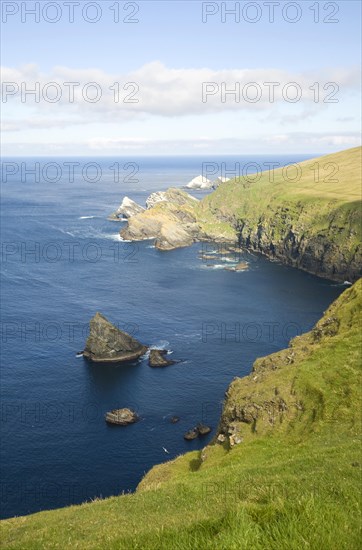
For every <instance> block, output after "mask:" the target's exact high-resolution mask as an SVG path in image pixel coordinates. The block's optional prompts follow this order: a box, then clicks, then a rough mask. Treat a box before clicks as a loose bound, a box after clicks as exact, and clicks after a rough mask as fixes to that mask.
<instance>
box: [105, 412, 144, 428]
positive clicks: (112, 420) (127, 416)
mask: <svg viewBox="0 0 362 550" xmlns="http://www.w3.org/2000/svg"><path fill="white" fill-rule="evenodd" d="M137 420H139V417H138V415H137V414H136V413H135V412H134V411H132V410H131V409H113V410H112V411H111V412H107V414H106V422H108V423H109V424H117V425H118V426H127V425H128V424H133V423H134V422H137Z"/></svg>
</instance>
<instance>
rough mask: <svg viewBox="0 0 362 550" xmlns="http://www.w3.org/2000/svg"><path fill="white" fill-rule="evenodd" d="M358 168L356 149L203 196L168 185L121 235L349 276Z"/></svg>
mask: <svg viewBox="0 0 362 550" xmlns="http://www.w3.org/2000/svg"><path fill="white" fill-rule="evenodd" d="M360 167H361V148H359V147H357V148H355V149H350V150H347V151H342V152H341V153H336V154H333V155H328V156H325V157H320V158H318V159H312V160H309V161H305V162H302V163H300V164H299V165H298V167H294V168H293V167H292V168H289V169H288V170H287V169H285V168H280V169H278V170H275V171H274V172H269V171H268V172H263V173H259V174H258V175H257V176H253V175H250V176H249V177H248V178H247V177H244V178H237V179H234V180H230V181H227V182H224V183H222V184H220V185H219V187H218V188H217V189H216V190H215V191H214V192H213V193H211V194H210V195H209V196H207V197H205V198H204V199H203V200H201V201H196V200H195V199H194V198H193V197H191V196H190V195H188V194H187V193H184V192H183V191H180V190H178V189H169V190H168V191H167V192H165V193H163V200H162V202H158V203H155V204H154V206H152V207H151V208H149V209H148V210H146V211H145V212H141V213H140V214H138V215H136V216H134V217H132V218H131V219H130V220H129V221H128V225H127V227H126V228H124V229H123V230H122V231H121V236H122V237H123V238H125V239H129V240H143V239H155V245H156V247H157V248H159V249H161V250H171V249H174V248H179V247H181V246H189V245H190V244H192V243H193V242H196V241H217V242H226V243H235V244H237V245H238V246H242V247H245V248H248V249H249V250H252V251H255V252H259V253H261V254H263V255H265V256H268V257H269V258H271V259H275V260H279V261H281V262H283V263H286V264H288V265H292V266H294V267H297V268H299V269H303V270H305V271H308V272H309V273H313V274H315V275H318V276H320V277H325V278H328V279H333V280H336V281H341V282H343V281H345V280H347V281H350V282H354V281H356V280H357V279H358V278H359V277H360V276H361V275H362V270H361V265H362V248H361V191H360V183H359V182H360V170H361V168H360ZM251 180H255V181H251ZM292 180H293V181H292Z"/></svg>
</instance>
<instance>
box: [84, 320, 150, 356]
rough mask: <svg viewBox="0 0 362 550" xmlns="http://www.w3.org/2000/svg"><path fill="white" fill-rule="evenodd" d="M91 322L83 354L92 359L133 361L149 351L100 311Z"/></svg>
mask: <svg viewBox="0 0 362 550" xmlns="http://www.w3.org/2000/svg"><path fill="white" fill-rule="evenodd" d="M89 324H90V333H89V336H88V339H87V342H86V346H85V349H84V352H83V355H84V357H86V358H87V359H89V360H90V361H94V362H96V363H108V362H120V361H133V360H135V359H138V358H139V357H141V355H143V354H144V353H146V351H147V348H146V346H144V345H142V344H141V343H140V342H138V340H136V339H135V338H132V336H130V335H129V334H127V333H126V332H123V331H122V330H119V329H118V328H117V327H115V326H114V325H112V323H110V322H109V321H108V320H107V319H106V318H105V317H104V316H103V315H101V314H100V313H98V312H97V313H96V314H95V316H94V317H93V318H92V319H91V321H90V323H89Z"/></svg>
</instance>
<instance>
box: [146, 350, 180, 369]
mask: <svg viewBox="0 0 362 550" xmlns="http://www.w3.org/2000/svg"><path fill="white" fill-rule="evenodd" d="M165 355H167V350H165V349H151V350H150V357H149V359H148V363H149V365H150V367H168V366H169V365H174V364H175V363H176V361H172V360H169V359H165Z"/></svg>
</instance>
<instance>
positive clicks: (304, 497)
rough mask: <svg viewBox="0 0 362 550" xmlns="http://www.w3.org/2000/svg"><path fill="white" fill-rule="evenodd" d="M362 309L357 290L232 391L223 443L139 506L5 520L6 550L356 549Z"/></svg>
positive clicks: (121, 504) (186, 462)
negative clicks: (235, 441) (239, 441)
mask: <svg viewBox="0 0 362 550" xmlns="http://www.w3.org/2000/svg"><path fill="white" fill-rule="evenodd" d="M361 304H362V281H361V280H359V281H358V282H357V283H355V284H354V285H353V286H352V287H350V288H349V289H347V290H346V291H345V292H344V293H343V294H342V295H341V296H340V297H339V298H338V299H337V300H336V301H335V302H334V303H333V304H332V305H331V307H330V308H329V310H328V311H327V312H326V314H325V315H324V317H323V318H322V319H321V320H320V321H319V323H317V325H316V327H315V328H314V329H313V330H312V331H311V332H309V333H307V334H305V335H303V336H300V337H297V338H295V339H294V340H293V341H292V342H291V345H290V347H289V348H288V349H287V350H282V351H281V352H278V353H276V354H273V355H270V356H268V357H265V358H262V359H258V360H257V361H256V362H255V364H254V369H253V372H252V373H251V374H250V375H249V376H247V377H245V378H242V379H235V380H234V381H233V382H232V384H231V385H230V387H229V390H228V392H227V395H226V400H225V404H224V409H223V414H222V418H221V421H220V426H219V429H218V434H221V435H223V436H224V442H223V443H222V444H220V443H218V442H217V441H216V439H215V441H214V443H213V444H211V445H209V446H208V447H206V448H205V449H203V451H201V452H192V453H188V454H186V455H183V456H180V457H178V458H177V459H175V460H173V461H170V462H167V463H165V464H161V465H159V466H156V467H155V468H153V469H152V470H151V471H150V472H149V473H148V474H147V475H146V476H145V478H144V479H143V480H142V482H141V484H140V485H139V488H138V490H137V492H136V493H135V494H133V495H124V496H119V497H113V498H109V499H106V500H99V501H95V502H93V503H88V504H84V505H81V506H72V507H69V508H64V509H61V510H54V511H49V512H41V513H38V514H34V515H32V516H27V517H20V518H13V519H10V520H4V521H2V522H1V540H2V548H18V549H29V550H32V549H34V550H35V549H37V550H38V549H58V548H59V549H68V548H69V549H70V548H71V549H98V548H99V549H101V548H102V549H127V550H131V549H145V550H148V549H150V550H151V549H153V550H160V549H167V550H170V549H172V550H181V549H182V550H184V549H190V550H191V549H199V550H205V549H215V550H229V549H235V550H240V549H241V550H242V549H245V550H246V549H248V550H250V549H251V548H252V549H253V550H254V549H255V550H265V549H268V550H269V549H271V550H274V549H275V550H300V549H303V548H305V549H308V550H321V549H323V550H343V549H345V550H347V549H348V550H357V549H359V548H360V540H361V538H360V536H361V532H360V527H361V510H360V506H361V481H362V480H361V464H362V458H361V444H360V435H361V372H360V367H361V356H360V353H361V338H360V328H361V327H360V324H361ZM235 434H238V437H239V439H241V440H242V442H241V443H239V444H234V445H231V443H232V441H233V437H234V435H235Z"/></svg>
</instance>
